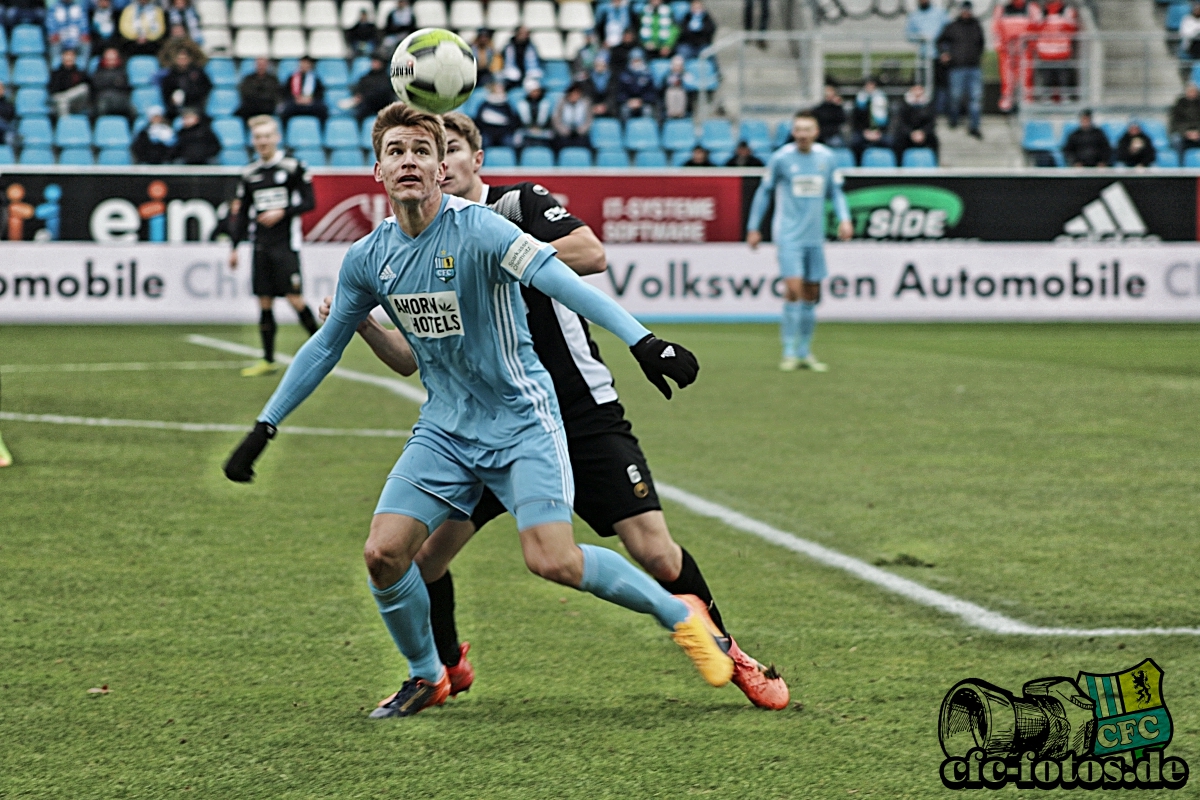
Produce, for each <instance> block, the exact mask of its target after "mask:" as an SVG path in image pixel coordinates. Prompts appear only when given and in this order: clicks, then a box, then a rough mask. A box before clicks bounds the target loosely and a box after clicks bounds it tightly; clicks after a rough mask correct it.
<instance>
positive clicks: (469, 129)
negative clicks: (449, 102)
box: [442, 111, 483, 153]
mask: <svg viewBox="0 0 1200 800" xmlns="http://www.w3.org/2000/svg"><path fill="white" fill-rule="evenodd" d="M442 124H443V125H445V126H446V130H447V131H454V132H455V133H457V134H458V135H459V136H461V137H462V138H464V139H466V140H467V146H468V147H470V148H471V152H472V153H478V152H479V151H480V150H482V149H483V136H482V135H480V133H479V128H478V127H476V125H475V120H473V119H471V118H470V117H468V116H467V115H466V114H464V113H462V112H461V111H451V112H449V113H447V114H442Z"/></svg>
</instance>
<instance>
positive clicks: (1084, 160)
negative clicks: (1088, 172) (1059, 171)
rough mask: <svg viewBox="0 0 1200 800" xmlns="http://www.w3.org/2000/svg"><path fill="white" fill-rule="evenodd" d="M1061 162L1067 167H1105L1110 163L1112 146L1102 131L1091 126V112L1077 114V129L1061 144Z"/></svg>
mask: <svg viewBox="0 0 1200 800" xmlns="http://www.w3.org/2000/svg"><path fill="white" fill-rule="evenodd" d="M1063 161H1065V162H1066V164H1067V166H1069V167H1107V166H1108V165H1109V164H1111V163H1112V146H1111V145H1110V144H1109V143H1108V136H1107V135H1106V134H1105V133H1104V131H1102V130H1100V129H1099V128H1097V127H1096V126H1095V125H1094V124H1092V112H1091V110H1089V109H1086V108H1085V109H1084V110H1083V111H1081V112H1080V114H1079V127H1078V128H1076V129H1075V130H1074V131H1072V132H1071V135H1070V136H1068V137H1067V141H1066V143H1064V144H1063Z"/></svg>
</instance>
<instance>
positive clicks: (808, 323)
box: [796, 300, 817, 358]
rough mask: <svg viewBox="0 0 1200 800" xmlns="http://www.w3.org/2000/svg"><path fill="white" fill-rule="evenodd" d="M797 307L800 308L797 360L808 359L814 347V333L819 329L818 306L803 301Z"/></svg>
mask: <svg viewBox="0 0 1200 800" xmlns="http://www.w3.org/2000/svg"><path fill="white" fill-rule="evenodd" d="M796 305H798V306H800V308H799V324H798V329H799V348H798V354H797V356H796V357H797V358H808V354H809V349H810V348H811V347H812V338H813V331H815V330H816V329H817V304H816V303H806V302H804V301H803V300H801V301H800V302H799V303H796Z"/></svg>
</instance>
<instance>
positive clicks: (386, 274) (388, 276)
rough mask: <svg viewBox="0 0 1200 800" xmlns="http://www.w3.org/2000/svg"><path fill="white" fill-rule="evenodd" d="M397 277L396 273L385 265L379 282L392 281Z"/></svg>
mask: <svg viewBox="0 0 1200 800" xmlns="http://www.w3.org/2000/svg"><path fill="white" fill-rule="evenodd" d="M395 277H396V273H394V272H392V268H391V267H390V266H389V265H387V264H384V265H383V269H381V270H380V271H379V280H381V281H390V280H392V279H393V278H395Z"/></svg>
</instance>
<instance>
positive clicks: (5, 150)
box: [0, 28, 17, 164]
mask: <svg viewBox="0 0 1200 800" xmlns="http://www.w3.org/2000/svg"><path fill="white" fill-rule="evenodd" d="M0 30H3V28H0ZM16 162H17V157H16V155H14V154H13V149H12V145H8V144H0V164H15V163H16Z"/></svg>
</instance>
